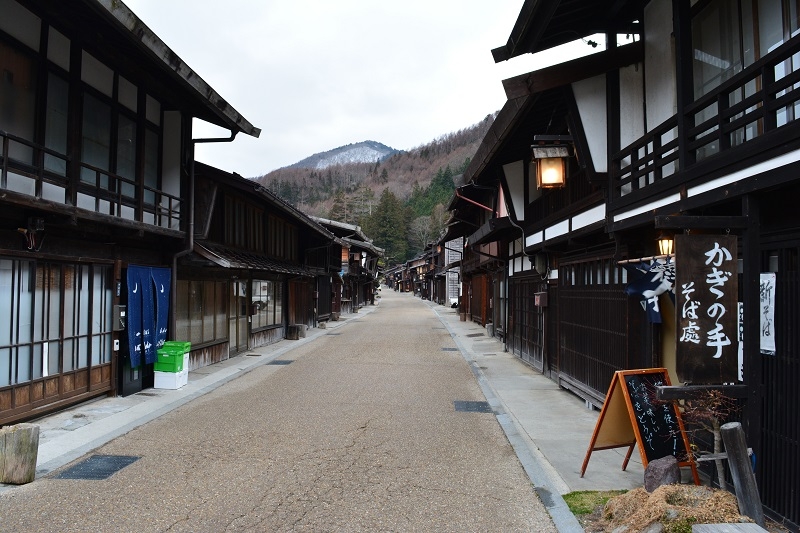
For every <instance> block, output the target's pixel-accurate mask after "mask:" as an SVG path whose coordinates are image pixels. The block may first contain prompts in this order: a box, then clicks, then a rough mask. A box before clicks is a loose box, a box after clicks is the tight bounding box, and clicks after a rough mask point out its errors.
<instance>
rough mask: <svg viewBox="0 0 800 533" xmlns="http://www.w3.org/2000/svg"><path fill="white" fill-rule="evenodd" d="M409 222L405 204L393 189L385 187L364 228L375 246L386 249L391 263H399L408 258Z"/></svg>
mask: <svg viewBox="0 0 800 533" xmlns="http://www.w3.org/2000/svg"><path fill="white" fill-rule="evenodd" d="M407 223H408V222H407V217H406V210H405V209H404V208H403V204H402V203H401V202H400V200H399V199H398V198H397V196H395V195H394V193H392V191H390V190H389V189H384V190H383V192H382V193H381V197H380V199H379V200H378V205H377V206H376V207H375V209H374V210H373V212H372V216H369V217H366V218H365V219H364V222H363V224H362V229H363V230H364V233H365V234H366V235H367V236H368V237H370V238H371V239H373V241H374V243H375V246H378V247H380V248H383V249H384V250H385V251H386V256H387V257H388V261H389V263H397V262H403V261H406V259H407V257H406V256H407V254H408V242H407V240H406V234H407V227H408V226H407Z"/></svg>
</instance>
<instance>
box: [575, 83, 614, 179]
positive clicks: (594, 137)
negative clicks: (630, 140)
mask: <svg viewBox="0 0 800 533" xmlns="http://www.w3.org/2000/svg"><path fill="white" fill-rule="evenodd" d="M572 91H573V92H574V94H575V100H576V101H577V103H578V111H579V112H580V114H581V121H582V122H583V128H584V130H585V132H586V140H587V142H588V143H589V152H590V153H591V154H592V161H593V163H594V169H595V171H596V172H606V171H607V170H608V143H607V142H606V133H607V131H606V123H607V122H606V77H605V75H602V76H595V77H594V78H588V79H585V80H581V81H578V82H575V83H573V84H572Z"/></svg>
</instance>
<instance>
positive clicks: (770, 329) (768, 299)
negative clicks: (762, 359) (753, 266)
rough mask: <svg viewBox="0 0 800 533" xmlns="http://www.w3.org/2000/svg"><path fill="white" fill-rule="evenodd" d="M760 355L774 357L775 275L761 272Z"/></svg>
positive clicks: (759, 291)
mask: <svg viewBox="0 0 800 533" xmlns="http://www.w3.org/2000/svg"><path fill="white" fill-rule="evenodd" d="M758 293H759V315H760V316H761V353H763V354H767V355H775V273H774V272H762V273H761V282H760V284H759V290H758Z"/></svg>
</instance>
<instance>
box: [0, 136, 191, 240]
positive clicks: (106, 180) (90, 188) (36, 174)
mask: <svg viewBox="0 0 800 533" xmlns="http://www.w3.org/2000/svg"><path fill="white" fill-rule="evenodd" d="M0 141H2V152H0V190H9V191H13V192H17V193H20V194H24V195H28V196H32V197H34V198H37V199H46V200H49V201H53V202H57V203H62V204H64V205H70V206H71V205H73V203H74V204H75V207H79V208H81V209H87V210H89V211H94V212H96V213H102V214H105V215H110V216H114V217H118V218H124V219H126V220H133V221H136V222H141V223H144V224H149V225H153V226H158V227H162V228H168V229H173V230H179V229H180V221H181V199H180V197H178V196H175V195H172V194H168V193H165V192H164V191H160V190H158V189H155V188H153V187H148V186H147V185H144V186H143V187H142V191H141V192H139V186H138V185H137V183H136V182H135V181H134V180H130V179H127V178H124V177H122V176H119V175H117V174H114V173H111V172H108V171H106V170H103V169H100V168H97V167H94V166H92V165H89V164H86V163H81V164H80V169H81V177H80V179H78V180H75V181H76V182H77V185H73V180H71V179H70V178H69V177H67V168H68V167H69V163H70V158H69V157H68V156H66V155H64V154H60V153H58V152H56V151H54V150H50V149H48V148H45V147H44V146H41V145H38V144H36V143H33V142H31V141H28V140H26V139H23V138H20V137H17V136H15V135H12V134H10V133H7V132H4V131H2V130H0ZM27 161H30V163H27ZM73 188H75V189H76V193H77V194H76V199H77V200H76V201H73V199H72V192H71V191H72V189H73ZM140 195H141V196H142V198H139V196H140Z"/></svg>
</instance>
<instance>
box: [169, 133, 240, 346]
mask: <svg viewBox="0 0 800 533" xmlns="http://www.w3.org/2000/svg"><path fill="white" fill-rule="evenodd" d="M230 132H231V135H230V137H215V138H207V139H192V140H191V146H192V153H191V154H190V159H189V227H188V228H187V231H186V246H185V247H184V249H183V250H180V251H179V252H177V253H176V254H175V255H173V256H172V273H171V277H172V279H173V280H174V281H175V285H176V286H177V283H178V259H179V258H181V257H183V256H186V255H189V254H190V253H192V250H194V214H195V209H194V196H195V195H194V189H195V176H194V161H195V159H194V149H195V145H196V144H198V143H215V142H231V141H233V139H235V138H236V134H237V133H239V132H238V131H236V130H230ZM177 293H178V291H177V289H176V288H174V287H173V290H171V291H170V302H169V315H170V320H169V328H170V331H172V332H173V334H174V333H175V332H176V331H177V318H176V316H175V309H176V307H177V305H178V294H177Z"/></svg>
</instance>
